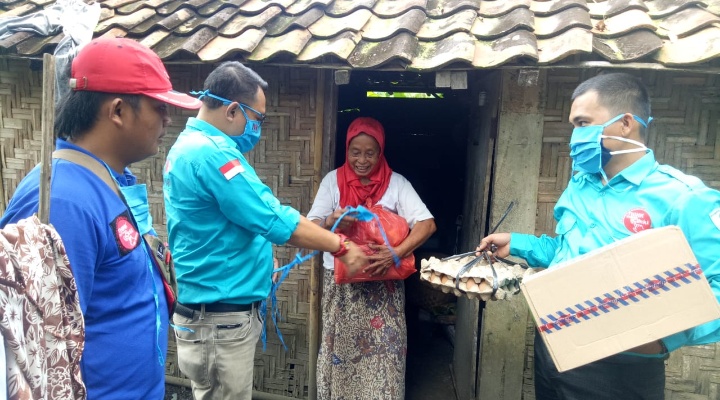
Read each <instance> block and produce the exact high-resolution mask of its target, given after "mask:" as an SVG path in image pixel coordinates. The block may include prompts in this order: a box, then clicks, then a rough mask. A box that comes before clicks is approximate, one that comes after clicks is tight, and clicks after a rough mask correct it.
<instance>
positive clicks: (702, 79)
mask: <svg viewBox="0 0 720 400" xmlns="http://www.w3.org/2000/svg"><path fill="white" fill-rule="evenodd" d="M597 73H598V71H594V70H593V71H582V72H580V71H577V70H551V71H549V73H548V82H547V86H546V93H547V95H546V98H545V110H546V111H545V122H544V127H543V149H542V159H541V165H540V186H539V189H538V209H537V213H538V216H537V224H536V228H535V233H536V234H538V235H539V234H543V233H548V234H552V233H553V232H554V231H555V220H554V219H553V207H554V206H555V202H556V201H557V199H558V198H559V197H560V194H561V193H562V191H563V190H564V189H565V187H566V185H567V182H568V180H569V178H570V169H571V161H570V158H569V155H568V153H569V149H568V142H569V140H570V134H571V132H572V128H571V126H570V124H569V123H568V115H569V113H570V105H571V102H570V96H571V94H572V91H573V90H574V89H575V87H576V86H577V85H578V84H579V83H580V82H582V81H583V80H585V79H587V78H590V77H592V76H594V75H595V74H597ZM633 73H634V74H635V75H637V76H641V77H642V79H643V81H644V82H645V84H646V85H647V86H648V89H649V91H650V97H651V99H652V109H653V117H654V118H655V120H654V121H653V123H652V129H650V132H649V135H648V147H650V148H651V149H653V150H654V151H655V155H656V157H657V159H658V161H659V162H660V163H666V164H670V165H673V166H675V167H677V168H679V169H681V170H682V171H684V172H686V173H689V174H692V175H696V176H698V177H699V178H701V179H703V180H704V181H705V183H706V184H708V185H710V186H713V187H715V188H718V189H720V125H719V124H718V116H719V115H720V113H719V111H720V79H718V77H717V76H715V75H696V74H689V73H669V72H655V71H645V72H642V73H639V72H633ZM533 334H534V328H533V327H529V329H528V346H532V335H533ZM532 365H533V364H532V351H530V352H529V355H528V363H527V366H528V368H527V369H526V372H525V385H524V386H525V387H524V394H525V396H524V398H525V399H526V400H529V399H534V394H533V390H532ZM666 375H667V384H666V399H667V400H679V399H693V400H717V399H720V345H718V344H712V345H708V346H698V347H690V348H683V349H681V350H679V351H676V352H674V353H673V354H672V356H671V357H670V359H669V360H668V362H667V369H666Z"/></svg>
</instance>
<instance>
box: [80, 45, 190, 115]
mask: <svg viewBox="0 0 720 400" xmlns="http://www.w3.org/2000/svg"><path fill="white" fill-rule="evenodd" d="M70 87H71V88H72V89H73V90H87V91H91V92H104V93H119V94H142V95H145V96H148V97H152V98H153V99H157V100H160V101H164V102H166V103H168V104H172V105H174V106H177V107H182V108H187V109H193V110H195V109H198V108H200V106H201V105H202V101H200V100H198V99H197V98H195V97H192V96H189V95H187V94H185V93H180V92H176V91H174V90H172V84H171V83H170V76H169V75H168V73H167V70H165V66H164V65H163V63H162V61H161V60H160V57H158V55H157V54H155V52H153V51H152V50H150V48H148V47H146V46H144V45H142V44H140V43H138V42H136V41H134V40H132V39H126V38H99V39H95V40H93V41H91V42H90V43H88V44H86V45H85V46H84V47H83V48H82V49H80V52H79V53H78V55H77V56H76V57H75V58H74V59H73V61H72V68H71V70H70Z"/></svg>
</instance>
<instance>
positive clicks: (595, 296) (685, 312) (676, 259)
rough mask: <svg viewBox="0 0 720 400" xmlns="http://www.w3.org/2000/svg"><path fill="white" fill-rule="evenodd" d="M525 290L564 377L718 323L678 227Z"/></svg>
mask: <svg viewBox="0 0 720 400" xmlns="http://www.w3.org/2000/svg"><path fill="white" fill-rule="evenodd" d="M521 289H522V292H523V295H524V296H525V299H526V300H527V302H528V305H529V306H530V309H531V310H532V314H533V317H534V318H535V323H536V324H537V327H538V332H539V334H540V335H541V336H542V339H543V340H544V341H545V344H546V345H547V347H548V350H549V351H550V354H551V355H552V358H553V361H554V362H555V366H556V367H557V369H558V370H559V371H567V370H569V369H572V368H575V367H579V366H581V365H585V364H587V363H590V362H592V361H596V360H599V359H601V358H604V357H607V356H610V355H613V354H617V353H620V352H622V351H626V350H628V349H631V348H633V347H636V346H639V345H642V344H645V343H649V342H652V341H654V340H657V339H661V338H663V337H666V336H669V335H672V334H674V333H677V332H680V331H683V330H686V329H688V328H692V327H695V326H698V325H700V324H703V323H705V322H708V321H712V320H714V319H717V318H720V305H719V304H718V302H717V300H716V299H715V296H714V295H713V293H712V290H711V289H710V285H709V284H708V282H707V280H706V279H705V275H703V273H702V270H701V269H700V267H699V265H698V262H697V260H696V259H695V255H693V253H692V251H691V250H690V246H689V245H688V243H687V240H686V239H685V235H683V233H682V231H681V230H680V228H678V227H676V226H669V227H663V228H658V229H650V230H646V231H643V232H640V233H637V234H635V235H632V236H630V237H627V238H625V239H623V240H620V241H618V242H616V243H613V244H611V245H608V246H605V247H603V248H600V249H596V250H594V251H592V252H590V253H587V254H585V255H583V256H581V257H578V258H576V259H574V260H571V261H568V262H565V263H561V264H558V265H557V266H554V267H553V268H550V269H548V270H545V271H542V272H540V273H537V274H534V275H531V276H528V277H526V278H525V279H524V280H523V282H522V284H521Z"/></svg>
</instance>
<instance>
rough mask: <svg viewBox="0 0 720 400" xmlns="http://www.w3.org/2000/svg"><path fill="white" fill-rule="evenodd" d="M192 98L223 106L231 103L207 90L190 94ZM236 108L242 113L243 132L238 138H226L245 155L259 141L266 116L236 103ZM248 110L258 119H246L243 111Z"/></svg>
mask: <svg viewBox="0 0 720 400" xmlns="http://www.w3.org/2000/svg"><path fill="white" fill-rule="evenodd" d="M190 94H191V95H193V96H198V99H199V100H202V98H203V97H210V98H213V99H215V100H218V101H221V102H222V103H223V105H225V106H229V105H230V104H232V103H233V101H232V100H228V99H226V98H224V97H220V96H216V95H214V94H212V93H210V91H209V90H203V91H202V92H190ZM237 104H238V108H239V109H240V111H242V113H243V116H244V117H245V130H244V131H243V133H242V135H239V136H229V135H228V137H229V138H230V139H231V140H232V141H233V142H235V145H236V146H237V148H238V149H239V150H240V152H241V153H247V152H248V151H250V150H252V149H253V147H255V145H256V144H258V142H259V141H260V132H261V131H262V129H261V126H262V124H263V122H265V117H266V115H265V114H263V113H261V112H259V111H257V110H255V109H254V108H252V107H250V106H249V105H247V104H243V103H239V102H238V103H237ZM246 108H247V109H249V110H250V111H252V112H254V113H255V115H257V117H258V119H257V120H253V119H250V118H248V115H247V112H245V109H246Z"/></svg>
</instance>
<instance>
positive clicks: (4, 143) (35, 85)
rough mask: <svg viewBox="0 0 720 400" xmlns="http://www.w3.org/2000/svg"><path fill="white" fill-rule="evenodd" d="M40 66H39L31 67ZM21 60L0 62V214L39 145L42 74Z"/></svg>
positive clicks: (33, 162)
mask: <svg viewBox="0 0 720 400" xmlns="http://www.w3.org/2000/svg"><path fill="white" fill-rule="evenodd" d="M35 65H40V64H33V66H35ZM30 67H31V64H30V62H28V61H25V60H8V59H0V168H1V169H2V171H1V172H2V195H1V196H0V211H3V212H4V211H5V207H6V206H7V203H8V201H9V200H10V198H11V197H12V194H13V192H14V191H15V188H16V187H17V185H18V183H20V181H21V180H22V178H23V177H25V175H26V174H27V173H28V171H30V170H31V169H32V168H33V167H34V166H35V165H36V164H38V162H40V149H41V143H42V132H41V118H42V106H41V102H42V71H41V70H40V69H37V70H32V69H31V68H30Z"/></svg>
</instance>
